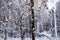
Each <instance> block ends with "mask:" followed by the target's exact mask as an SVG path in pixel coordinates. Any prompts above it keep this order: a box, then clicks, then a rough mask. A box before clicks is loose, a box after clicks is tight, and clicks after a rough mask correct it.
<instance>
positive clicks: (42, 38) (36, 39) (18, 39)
mask: <svg viewBox="0 0 60 40" xmlns="http://www.w3.org/2000/svg"><path fill="white" fill-rule="evenodd" d="M0 40H4V39H0ZM7 40H21V38H7ZM24 40H31V38H25V39H24ZM35 40H50V39H48V38H46V37H41V38H37V37H36V38H35ZM52 40H56V39H55V38H53V39H52ZM57 40H60V39H57Z"/></svg>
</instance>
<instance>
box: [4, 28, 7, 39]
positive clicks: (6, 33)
mask: <svg viewBox="0 0 60 40" xmlns="http://www.w3.org/2000/svg"><path fill="white" fill-rule="evenodd" d="M4 31H5V32H4V34H5V37H4V40H7V31H6V29H5V30H4Z"/></svg>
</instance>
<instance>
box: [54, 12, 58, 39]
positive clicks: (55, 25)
mask: <svg viewBox="0 0 60 40" xmlns="http://www.w3.org/2000/svg"><path fill="white" fill-rule="evenodd" d="M56 23H57V21H56V13H54V27H55V37H56V38H57V24H56Z"/></svg>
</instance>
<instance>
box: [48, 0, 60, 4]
mask: <svg viewBox="0 0 60 40" xmlns="http://www.w3.org/2000/svg"><path fill="white" fill-rule="evenodd" d="M48 1H49V2H51V3H54V2H55V3H56V2H58V1H59V0H48Z"/></svg>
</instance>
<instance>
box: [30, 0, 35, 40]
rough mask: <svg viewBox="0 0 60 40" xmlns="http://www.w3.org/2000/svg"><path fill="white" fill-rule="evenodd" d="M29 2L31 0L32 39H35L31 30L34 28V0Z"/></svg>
mask: <svg viewBox="0 0 60 40" xmlns="http://www.w3.org/2000/svg"><path fill="white" fill-rule="evenodd" d="M30 2H31V14H32V40H35V36H34V31H33V29H34V9H33V7H34V1H33V0H30Z"/></svg>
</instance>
